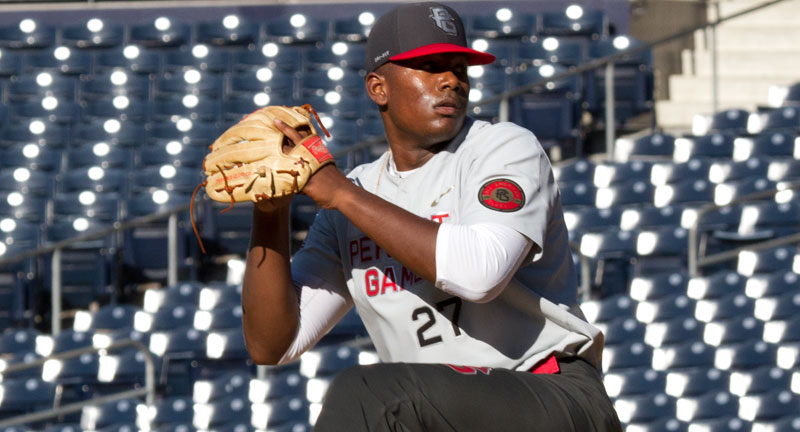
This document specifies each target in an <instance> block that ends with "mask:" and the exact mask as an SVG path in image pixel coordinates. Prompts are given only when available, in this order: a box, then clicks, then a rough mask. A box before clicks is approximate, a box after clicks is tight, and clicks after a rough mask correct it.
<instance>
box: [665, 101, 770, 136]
mask: <svg viewBox="0 0 800 432" xmlns="http://www.w3.org/2000/svg"><path fill="white" fill-rule="evenodd" d="M713 108H714V107H713V106H712V104H711V102H678V101H671V100H663V101H657V102H656V124H658V126H659V127H663V128H665V129H670V130H683V131H687V132H688V131H691V129H692V119H693V118H694V116H695V115H697V114H701V115H706V114H711V113H712V112H713ZM731 108H740V109H744V110H748V111H750V112H753V111H755V110H756V105H755V104H751V105H748V104H742V103H736V102H720V104H719V108H718V110H725V109H731Z"/></svg>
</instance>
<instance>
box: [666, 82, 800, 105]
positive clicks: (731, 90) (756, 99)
mask: <svg viewBox="0 0 800 432" xmlns="http://www.w3.org/2000/svg"><path fill="white" fill-rule="evenodd" d="M793 82H795V81H794V80H792V79H791V78H787V77H784V78H783V79H774V80H773V79H769V80H762V79H759V77H752V78H727V77H726V78H720V79H719V81H718V84H717V85H718V87H717V91H718V93H719V98H720V99H721V100H722V99H724V100H725V101H729V102H731V103H735V102H736V103H738V102H741V103H747V104H754V103H755V104H761V105H766V104H767V102H768V97H769V89H770V87H771V86H773V85H786V84H791V83H793ZM669 91H670V99H672V100H674V101H676V102H690V101H694V102H711V99H712V89H711V78H710V77H698V76H691V75H673V76H670V77H669Z"/></svg>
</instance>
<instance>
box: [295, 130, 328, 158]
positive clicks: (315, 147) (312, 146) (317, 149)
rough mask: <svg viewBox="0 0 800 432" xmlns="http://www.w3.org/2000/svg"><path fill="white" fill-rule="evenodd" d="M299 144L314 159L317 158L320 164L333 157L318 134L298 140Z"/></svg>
mask: <svg viewBox="0 0 800 432" xmlns="http://www.w3.org/2000/svg"><path fill="white" fill-rule="evenodd" d="M300 145H302V146H303V147H305V148H306V150H308V152H309V153H311V155H312V156H314V159H316V160H317V162H319V163H320V164H321V163H323V162H325V161H327V160H331V159H333V156H331V152H330V151H329V150H328V147H326V146H325V143H324V142H323V141H322V138H320V137H319V136H316V135H315V136H312V137H309V138H306V139H304V140H303V141H301V142H300Z"/></svg>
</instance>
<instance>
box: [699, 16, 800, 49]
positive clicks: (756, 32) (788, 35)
mask: <svg viewBox="0 0 800 432" xmlns="http://www.w3.org/2000/svg"><path fill="white" fill-rule="evenodd" d="M694 46H695V47H696V48H698V49H703V50H709V51H710V50H711V33H710V32H706V31H697V32H695V34H694ZM717 49H718V50H720V51H745V50H754V51H762V50H766V51H769V52H785V53H795V54H797V55H800V21H799V22H798V23H795V24H794V25H792V26H776V25H773V26H758V25H752V26H750V25H748V26H747V27H744V26H742V27H730V26H724V25H723V26H721V27H719V28H718V29H717Z"/></svg>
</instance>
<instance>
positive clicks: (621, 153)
mask: <svg viewBox="0 0 800 432" xmlns="http://www.w3.org/2000/svg"><path fill="white" fill-rule="evenodd" d="M614 152H615V156H616V158H617V159H618V160H622V161H626V160H629V159H632V158H637V157H643V158H653V157H665V158H666V157H669V158H672V155H673V154H674V152H675V136H674V135H671V134H666V133H661V132H655V133H651V134H647V135H644V136H641V137H638V138H636V139H630V138H618V139H617V141H616V143H615V144H614Z"/></svg>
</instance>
